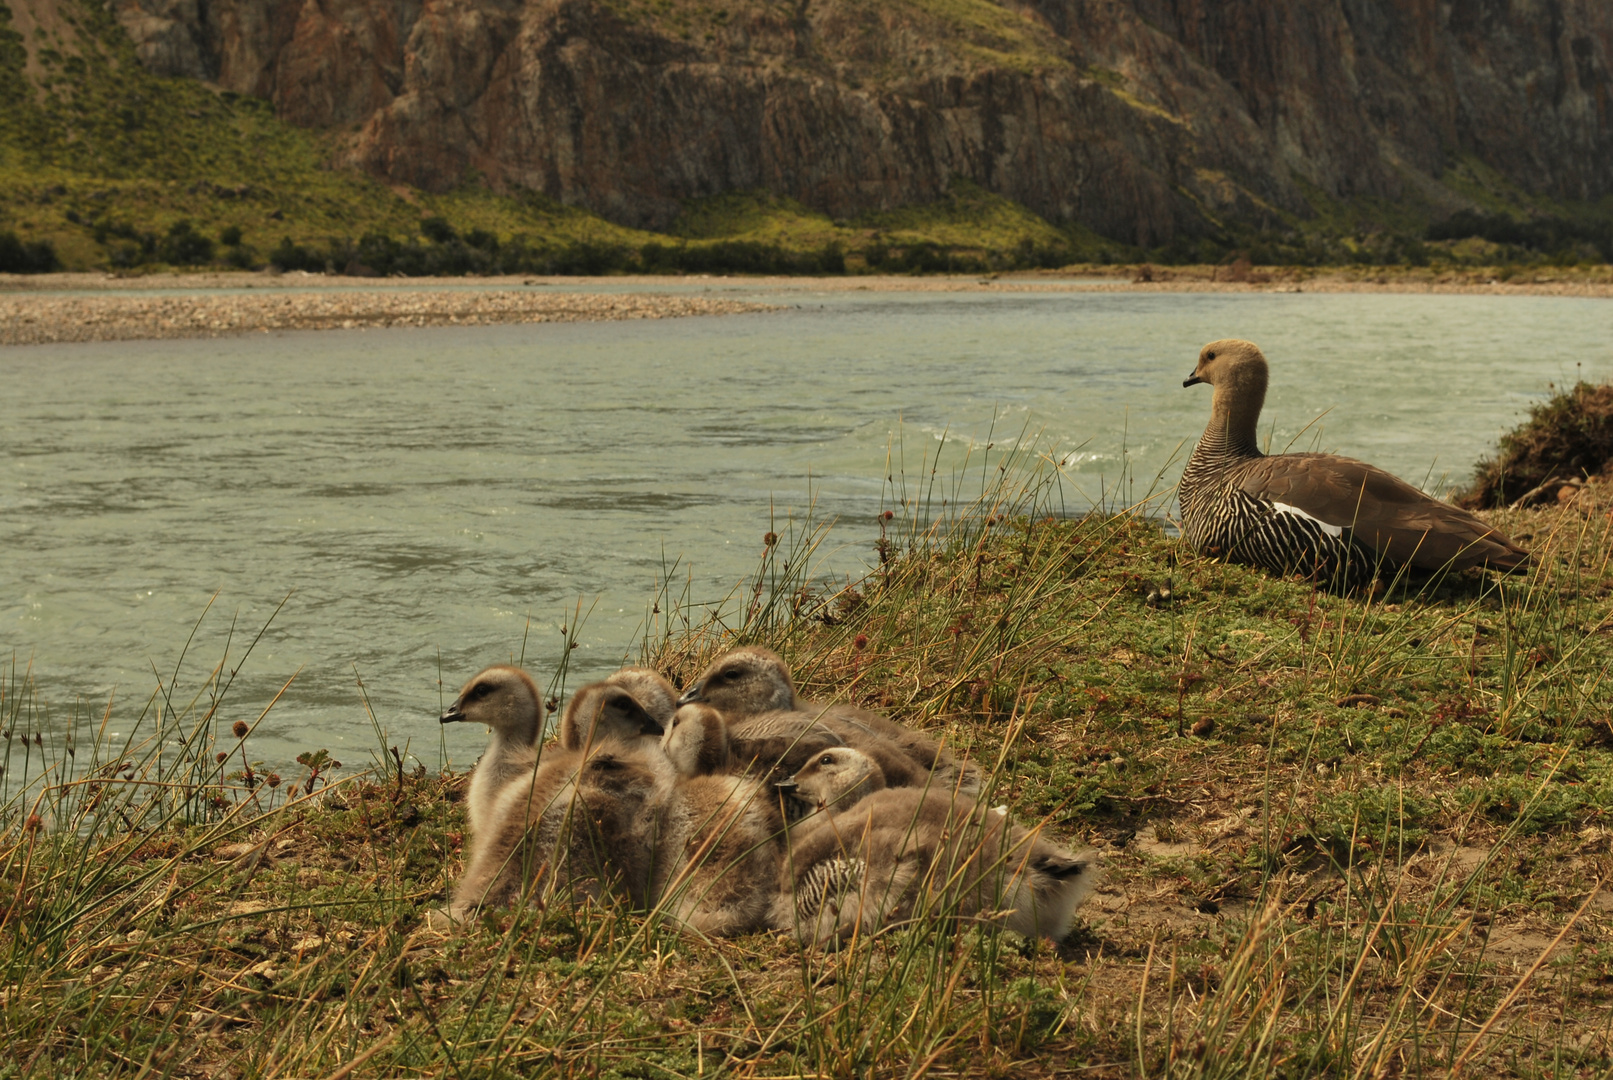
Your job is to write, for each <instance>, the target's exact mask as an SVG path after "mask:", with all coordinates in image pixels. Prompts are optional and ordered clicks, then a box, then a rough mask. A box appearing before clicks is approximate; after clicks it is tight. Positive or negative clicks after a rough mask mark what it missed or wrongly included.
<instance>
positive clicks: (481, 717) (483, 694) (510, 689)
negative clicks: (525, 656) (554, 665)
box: [439, 664, 543, 746]
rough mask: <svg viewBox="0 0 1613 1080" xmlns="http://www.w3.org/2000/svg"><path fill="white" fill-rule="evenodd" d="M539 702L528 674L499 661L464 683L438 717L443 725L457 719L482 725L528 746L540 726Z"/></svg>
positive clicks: (514, 741)
mask: <svg viewBox="0 0 1613 1080" xmlns="http://www.w3.org/2000/svg"><path fill="white" fill-rule="evenodd" d="M541 701H542V698H541V696H540V695H539V694H538V686H537V684H536V683H534V682H533V681H532V676H530V675H528V674H527V673H526V672H524V671H522V670H521V669H520V668H517V667H508V666H506V665H504V664H499V665H497V666H494V667H490V668H488V669H487V670H486V671H483V672H481V673H480V674H478V675H477V676H476V677H475V678H473V679H472V680H471V681H470V682H468V683H466V684H465V687H464V689H462V690H461V691H460V692H459V696H458V697H456V698H454V701H453V704H452V705H449V706H448V711H447V712H445V713H443V714H442V716H441V717H440V718H439V719H440V720H441V721H442V722H443V723H444V724H452V723H455V722H457V721H461V720H464V721H469V722H471V723H476V724H486V725H487V726H488V727H489V728H490V729H492V731H493V734H494V736H495V737H498V738H502V739H504V740H505V741H507V742H511V743H514V744H516V745H519V746H531V745H533V744H535V743H536V742H537V741H538V730H539V728H540V727H541V726H542V717H543V707H542V705H541V704H540V702H541Z"/></svg>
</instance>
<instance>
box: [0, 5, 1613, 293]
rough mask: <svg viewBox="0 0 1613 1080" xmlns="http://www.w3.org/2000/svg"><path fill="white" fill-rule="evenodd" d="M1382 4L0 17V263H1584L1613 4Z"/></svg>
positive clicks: (334, 9) (188, 9)
mask: <svg viewBox="0 0 1613 1080" xmlns="http://www.w3.org/2000/svg"><path fill="white" fill-rule="evenodd" d="M1388 7H1392V5H1384V4H1373V3H1362V4H1352V5H1349V6H1347V7H1344V8H1341V7H1339V5H1338V3H1337V2H1336V0H1307V2H1306V3H1303V4H1299V5H1296V6H1293V7H1291V8H1284V9H1282V10H1280V11H1270V12H1268V11H1266V10H1265V9H1264V8H1263V7H1259V6H1258V5H1254V4H1253V3H1252V0H1247V2H1246V0H1238V2H1236V3H1230V4H1223V5H1214V6H1212V7H1210V8H1206V9H1205V10H1203V11H1200V10H1198V8H1196V7H1194V6H1192V5H1190V4H1187V3H1185V2H1181V3H1166V2H1157V3H1156V2H1148V3H1143V2H1139V3H1134V4H1126V3H1118V4H1097V3H1079V2H1074V0H1068V2H1064V3H1053V2H1051V0H1047V2H1040V3H1035V4H1030V3H991V2H988V0H892V2H890V3H882V4H872V3H867V2H864V0H809V2H807V3H800V4H796V3H790V4H784V3H781V2H779V0H736V2H734V3H731V4H726V5H723V6H717V5H715V4H710V3H706V2H704V0H700V2H694V0H654V2H648V0H540V2H534V3H528V4H524V5H518V6H509V5H499V4H494V3H492V2H491V0H467V2H465V3H459V4H452V5H449V4H440V3H439V4H427V5H424V6H415V5H403V6H389V5H367V4H360V3H356V2H355V0H331V2H329V3H323V4H319V5H301V6H298V5H287V4H270V3H268V2H267V0H219V2H216V3H209V4H204V5H192V4H182V3H171V2H169V0H112V2H110V3H108V2H107V0H0V238H3V239H4V240H5V242H4V243H0V269H10V270H24V271H38V270H45V269H51V268H54V267H55V266H57V265H65V266H66V267H68V268H78V269H82V268H88V267H92V266H105V267H109V268H113V269H125V268H131V267H139V266H152V265H162V264H185V265H196V264H206V263H213V264H233V265H237V266H243V267H246V266H261V265H263V264H265V263H266V262H269V261H273V262H275V263H277V264H278V265H280V266H282V267H285V268H301V269H314V270H324V269H327V268H334V269H339V270H340V269H348V270H352V271H355V272H375V273H382V274H386V273H465V272H494V271H503V272H534V271H536V272H549V271H568V272H583V273H599V272H606V271H611V270H624V269H633V270H646V271H680V270H681V271H702V270H703V271H713V272H716V271H772V272H802V271H805V272H836V271H839V270H843V269H846V270H860V269H878V270H896V271H902V270H946V269H953V270H971V271H972V270H986V269H1000V268H1007V267H1024V266H1037V265H1040V266H1052V265H1062V264H1065V263H1068V262H1077V261H1098V262H1108V261H1130V260H1135V259H1141V258H1149V259H1153V260H1156V261H1166V262H1192V261H1224V260H1229V259H1231V258H1233V257H1235V256H1240V255H1241V256H1245V257H1247V258H1249V259H1250V260H1251V261H1253V262H1257V263H1262V262H1264V263H1269V262H1286V263H1308V264H1316V263H1320V262H1340V261H1348V260H1355V261H1365V262H1396V261H1410V262H1426V261H1428V260H1429V259H1430V258H1435V259H1443V258H1451V259H1453V261H1458V262H1479V263H1494V262H1515V261H1530V260H1538V259H1540V258H1542V257H1544V256H1546V255H1549V256H1550V257H1551V258H1553V259H1554V260H1555V261H1560V262H1561V261H1567V262H1574V261H1584V260H1587V259H1589V260H1596V261H1601V260H1606V259H1609V258H1613V228H1610V226H1609V222H1610V221H1613V210H1610V209H1609V204H1608V203H1607V199H1608V194H1607V193H1608V191H1609V182H1608V176H1609V172H1610V166H1609V159H1610V152H1609V139H1610V136H1609V123H1610V120H1609V108H1610V106H1609V105H1608V102H1609V100H1610V98H1609V94H1610V91H1609V82H1608V64H1607V57H1608V56H1609V40H1610V29H1609V25H1610V24H1613V15H1609V14H1608V12H1607V11H1605V10H1604V9H1603V8H1602V7H1601V6H1597V5H1591V4H1585V3H1581V4H1570V5H1568V6H1566V7H1562V8H1560V9H1557V10H1558V15H1559V16H1560V17H1556V16H1554V17H1553V18H1554V19H1555V21H1552V19H1546V18H1544V17H1543V16H1542V17H1538V18H1537V17H1536V16H1535V15H1533V14H1530V13H1527V12H1525V13H1512V14H1508V13H1501V14H1495V15H1488V16H1485V17H1484V18H1482V19H1476V18H1474V17H1472V16H1471V13H1468V12H1466V7H1465V5H1457V6H1456V7H1453V8H1449V9H1441V11H1440V13H1438V14H1437V15H1436V14H1431V13H1421V14H1405V13H1399V12H1398V10H1397V9H1396V10H1387V8H1388ZM1380 8H1385V10H1380ZM1598 198H1600V199H1603V204H1602V208H1601V209H1598V207H1597V205H1596V204H1594V202H1593V200H1596V199H1598ZM1453 213H1454V215H1455V216H1452V215H1453ZM426 223H430V224H426ZM649 228H653V229H656V230H660V231H657V232H651V231H647V229H649ZM7 234H10V236H8V235H7ZM1465 237H1475V238H1478V239H1464V238H1465ZM13 238H14V240H13ZM1429 241H1432V243H1431V244H1430V243H1428V242H1429Z"/></svg>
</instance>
